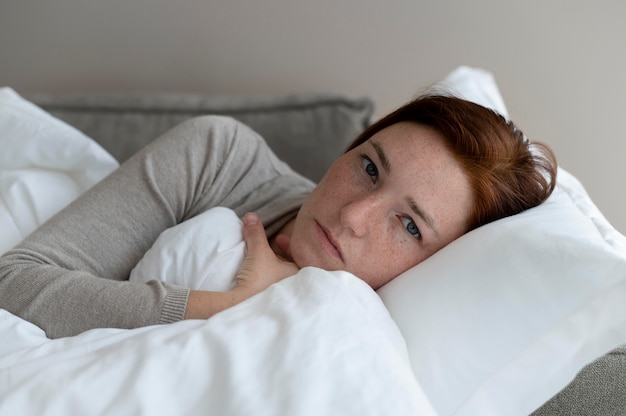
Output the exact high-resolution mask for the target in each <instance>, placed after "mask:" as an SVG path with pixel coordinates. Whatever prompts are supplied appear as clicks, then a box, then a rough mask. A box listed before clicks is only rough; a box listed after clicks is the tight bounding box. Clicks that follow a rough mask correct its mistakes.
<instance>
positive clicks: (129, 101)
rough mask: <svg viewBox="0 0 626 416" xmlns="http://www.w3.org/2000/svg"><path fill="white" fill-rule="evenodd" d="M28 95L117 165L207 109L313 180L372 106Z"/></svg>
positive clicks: (318, 99)
mask: <svg viewBox="0 0 626 416" xmlns="http://www.w3.org/2000/svg"><path fill="white" fill-rule="evenodd" d="M26 98H28V99H29V100H31V101H33V102H34V103H36V104H38V105H39V106H41V107H43V108H44V109H45V110H47V111H49V112H50V113H52V114H53V115H55V116H56V117H58V118H60V119H62V120H64V121H66V122H67V123H69V124H71V125H72V126H74V127H76V128H78V129H79V130H81V131H82V132H84V133H85V134H87V135H88V136H90V137H92V138H93V139H94V140H96V141H97V142H99V143H100V144H101V145H102V146H103V147H104V148H105V149H106V150H107V151H108V152H109V153H111V154H112V155H113V156H114V157H115V158H116V159H117V160H119V161H120V162H123V161H124V160H126V159H128V158H129V157H130V156H131V155H133V154H134V153H135V152H136V151H137V150H139V149H140V148H141V147H143V146H144V145H146V144H147V143H149V142H150V141H152V140H154V139H155V138H156V137H158V136H159V135H161V134H162V133H164V132H165V131H166V130H168V129H169V128H171V127H173V126H174V125H176V124H178V123H180V122H181V121H183V120H185V119H188V118H191V117H195V116H199V115H206V114H218V115H228V116H232V117H234V118H236V119H238V120H240V121H242V122H243V123H246V124H247V125H249V126H250V127H251V128H253V129H254V130H256V131H257V132H258V133H260V134H261V135H262V136H263V137H264V138H265V140H266V141H267V142H268V143H269V145H270V146H271V148H272V149H273V150H274V152H275V153H276V154H277V155H278V157H280V158H281V159H282V160H284V161H285V162H287V163H288V164H289V165H290V166H291V167H292V168H294V169H295V170H297V171H298V172H300V173H302V174H303V175H305V176H307V177H309V178H310V179H312V180H314V181H316V182H317V181H319V179H320V178H321V177H322V176H323V174H324V172H325V171H326V169H327V168H328V167H329V166H330V164H331V163H332V161H333V160H334V159H336V158H337V157H338V156H339V155H340V154H341V153H342V152H343V151H344V150H345V149H346V147H347V145H348V144H349V143H350V142H351V141H352V140H353V139H354V138H356V136H357V135H358V134H359V133H360V132H361V131H362V130H363V129H364V128H365V127H367V125H368V124H369V123H370V119H371V115H372V111H373V104H372V101H371V100H370V99H368V98H361V99H349V98H346V97H344V96H341V95H336V94H297V95H291V96H284V97H260V96H259V97H237V96H230V97H229V96H222V97H220V96H202V95H187V94H170V93H160V94H158V93H157V94H155V93H116V94H75V95H61V96H59V95H51V94H47V95H42V94H39V95H30V96H27V97H26Z"/></svg>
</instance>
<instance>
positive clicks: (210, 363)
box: [0, 67, 626, 416]
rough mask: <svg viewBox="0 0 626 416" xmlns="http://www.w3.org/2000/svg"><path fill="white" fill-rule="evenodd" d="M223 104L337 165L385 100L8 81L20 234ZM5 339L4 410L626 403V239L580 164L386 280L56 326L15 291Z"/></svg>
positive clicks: (222, 111)
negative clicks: (40, 90)
mask: <svg viewBox="0 0 626 416" xmlns="http://www.w3.org/2000/svg"><path fill="white" fill-rule="evenodd" d="M441 85H442V86H443V87H445V88H446V89H448V90H449V91H451V92H453V93H455V94H459V95H461V96H463V97H465V98H467V99H470V100H473V101H476V102H478V103H480V104H483V105H485V106H489V107H491V108H493V109H494V110H496V111H499V112H501V113H502V114H504V115H506V114H507V110H506V106H505V103H504V100H503V99H502V96H501V95H500V92H499V90H498V87H497V85H496V82H495V79H494V77H493V76H492V74H490V73H489V72H487V71H484V70H481V69H476V68H469V67H460V68H457V69H456V70H454V71H453V72H451V73H450V74H448V75H447V76H446V77H444V78H443V79H442V82H441ZM204 114H219V115H226V116H232V117H234V118H237V119H239V120H240V121H242V122H244V123H246V124H248V125H249V126H251V127H252V128H253V129H255V130H257V131H258V132H259V133H261V135H262V136H264V137H265V139H266V140H267V141H268V143H269V144H270V146H271V147H272V148H273V149H274V151H275V152H276V153H277V154H278V156H280V157H281V158H282V159H283V160H285V161H286V162H287V163H289V164H290V165H291V166H292V167H294V168H296V170H299V171H300V172H301V173H303V174H304V175H306V176H308V177H309V178H311V179H312V180H319V178H321V175H322V174H323V172H324V171H325V169H326V168H327V167H328V166H329V165H330V163H331V162H332V160H333V159H334V158H335V157H337V155H339V154H340V153H341V151H342V150H343V149H345V147H346V146H347V144H348V143H349V142H350V140H351V139H352V138H354V137H355V136H356V135H357V134H358V133H359V132H360V131H361V130H362V129H363V128H365V127H366V126H367V125H368V123H370V121H371V117H372V114H373V104H372V102H371V100H369V99H368V98H348V97H345V96H342V95H337V94H297V95H292V96H283V97H258V96H257V97H211V96H201V95H188V94H172V93H170V94H164V93H158V94H157V93H135V94H131V93H123V94H120V93H116V94H113V93H112V94H74V95H63V96H58V95H41V94H40V95H30V96H25V97H23V96H21V95H19V94H18V93H17V92H15V91H13V90H12V89H10V88H6V87H5V88H2V89H0V148H1V149H2V152H1V154H0V235H1V236H2V238H1V240H0V252H4V251H6V250H8V249H10V248H11V247H12V246H13V245H15V244H16V243H17V242H19V241H20V240H21V239H22V238H23V237H24V236H25V235H27V234H28V233H29V232H31V231H32V230H33V229H35V228H36V227H37V226H38V225H40V224H41V223H43V222H44V221H45V220H46V219H47V218H49V217H50V216H52V215H54V213H56V212H57V211H58V210H60V209H62V207H63V206H65V205H66V204H68V203H69V202H71V201H72V200H73V199H75V198H76V197H77V196H78V195H80V194H81V193H82V192H84V191H85V190H86V189H88V188H89V187H90V186H92V185H93V184H94V183H96V182H97V181H98V180H100V179H101V178H102V177H104V176H106V175H107V174H108V173H109V172H111V171H112V170H113V169H115V168H116V167H117V166H118V163H121V162H123V161H124V160H126V159H127V158H128V157H130V156H131V155H132V154H133V153H134V152H136V151H137V150H138V149H139V148H141V147H142V146H144V145H145V144H146V143H148V142H150V141H151V140H153V139H154V138H156V137H157V136H158V135H160V134H161V133H163V132H164V131H166V130H167V129H168V128H170V127H172V126H173V125H175V124H177V123H178V122H180V121H182V120H185V119H187V118H190V117H194V116H198V115H204ZM189 238H190V239H191V241H192V242H193V243H194V244H198V245H200V246H201V245H203V244H205V243H206V241H207V240H206V239H207V236H206V235H205V233H200V232H197V233H193V232H192V233H191V236H190V237H189ZM185 255H186V253H185V252H184V250H180V252H176V253H174V257H175V258H182V259H184V256H185ZM179 264H182V266H180V265H179ZM184 265H185V262H184V261H182V262H175V261H171V262H170V263H169V264H168V265H166V266H167V267H173V268H176V267H178V268H181V267H182V268H184V267H185V266H184ZM0 339H1V340H2V342H0V415H5V414H6V415H14V414H24V415H31V414H32V415H66V414H150V415H152V414H181V415H182V414H185V415H194V414H221V415H249V414H255V415H320V414H323V415H334V414H337V415H381V414H385V415H409V414H410V415H414V414H415V415H459V416H460V415H528V414H534V415H578V414H580V415H583V414H584V415H590V414H593V415H605V414H606V415H608V414H611V415H613V414H624V413H625V412H626V376H625V375H624V374H626V347H624V345H626V238H625V237H624V236H623V235H621V234H620V233H619V232H617V231H616V230H615V229H614V228H613V227H612V226H611V225H610V224H609V223H608V222H607V221H606V219H605V218H604V217H603V216H602V214H601V212H600V211H599V210H598V209H597V207H596V206H595V205H594V204H593V202H592V200H591V199H590V198H589V196H588V194H587V193H586V192H585V190H584V187H583V186H582V185H581V183H580V182H579V181H578V180H577V179H576V177H575V176H574V175H572V174H570V173H569V172H567V171H566V170H565V169H563V168H560V170H559V178H558V186H557V190H556V191H555V192H554V194H553V195H552V196H551V197H550V199H549V200H548V201H547V202H546V203H544V204H543V205H541V206H539V207H536V208H533V209H531V210H529V211H527V212H524V213H522V214H519V215H516V216H513V217H509V218H505V219H502V220H500V221H497V222H495V223H492V224H489V225H487V226H484V227H481V228H480V229H477V230H475V231H472V232H471V233H469V234H467V235H465V236H463V237H461V238H460V239H459V240H457V241H455V242H453V243H452V244H450V245H449V246H448V247H446V248H444V249H443V250H441V251H440V252H438V253H437V254H435V255H434V256H432V257H431V258H429V259H427V260H426V261H424V262H423V263H421V264H420V265H418V266H416V267H414V268H412V269H410V270H409V271H407V272H405V273H403V274H402V275H401V276H399V277H398V278H396V279H395V280H393V281H392V282H390V283H388V284H387V285H385V286H384V287H382V288H381V289H379V290H378V291H377V292H375V291H373V290H371V289H370V288H369V287H368V286H367V285H365V284H364V283H363V282H362V281H360V280H359V279H358V278H356V277H355V276H352V275H350V274H349V273H346V272H326V271H323V270H319V269H315V268H305V269H302V270H301V271H300V272H299V273H297V274H296V275H294V276H292V277H290V278H288V279H285V280H283V281H281V282H279V283H277V284H275V285H273V286H271V287H270V288H269V289H267V290H266V291H264V292H262V293H260V294H258V295H257V296H255V297H253V298H251V299H249V300H247V301H245V302H243V303H242V304H240V305H237V306H235V307H233V308H231V309H228V310H226V311H224V312H222V313H220V314H218V315H216V316H214V317H212V318H211V319H209V320H206V321H200V320H194V321H185V322H179V323H175V324H170V325H161V326H151V327H146V328H139V329H134V330H122V329H109V328H107V329H96V330H91V331H88V332H85V333H83V334H80V335H78V336H75V337H68V338H62V339H56V340H50V339H47V338H46V337H45V335H44V333H43V332H42V331H41V329H39V328H38V327H36V326H34V325H32V324H30V323H28V322H26V321H23V320H21V319H19V318H18V317H16V316H14V315H12V314H11V313H9V312H8V311H6V310H2V309H0Z"/></svg>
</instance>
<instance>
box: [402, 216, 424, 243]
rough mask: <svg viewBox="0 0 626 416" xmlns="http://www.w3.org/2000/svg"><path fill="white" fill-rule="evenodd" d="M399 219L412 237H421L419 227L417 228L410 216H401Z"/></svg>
mask: <svg viewBox="0 0 626 416" xmlns="http://www.w3.org/2000/svg"><path fill="white" fill-rule="evenodd" d="M400 220H401V221H402V225H404V228H406V230H407V231H408V232H409V234H411V235H412V236H413V237H416V238H418V239H420V240H421V239H422V233H421V232H420V229H419V228H417V225H416V224H415V222H414V221H413V220H412V219H411V218H409V217H402V218H401V219H400Z"/></svg>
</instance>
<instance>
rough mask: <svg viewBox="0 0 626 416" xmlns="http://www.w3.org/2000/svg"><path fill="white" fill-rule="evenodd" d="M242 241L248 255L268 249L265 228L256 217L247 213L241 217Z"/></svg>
mask: <svg viewBox="0 0 626 416" xmlns="http://www.w3.org/2000/svg"><path fill="white" fill-rule="evenodd" d="M243 239H244V241H245V243H246V249H247V251H248V253H252V252H256V251H262V250H266V249H269V250H271V249H270V245H269V242H268V241H267V236H266V235H265V228H264V227H263V224H262V223H261V221H260V219H259V217H258V215H256V214H254V213H252V212H249V213H247V214H246V215H245V216H244V217H243Z"/></svg>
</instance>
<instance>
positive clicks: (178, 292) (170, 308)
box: [159, 286, 189, 324]
mask: <svg viewBox="0 0 626 416" xmlns="http://www.w3.org/2000/svg"><path fill="white" fill-rule="evenodd" d="M187 299H189V289H187V288H184V287H176V286H168V288H167V296H165V302H164V303H163V309H162V310H161V320H160V322H159V323H161V324H170V323H172V322H178V321H182V320H183V319H185V310H186V309H187Z"/></svg>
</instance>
